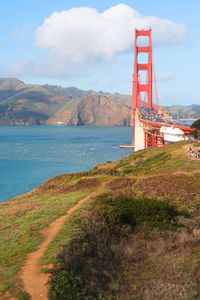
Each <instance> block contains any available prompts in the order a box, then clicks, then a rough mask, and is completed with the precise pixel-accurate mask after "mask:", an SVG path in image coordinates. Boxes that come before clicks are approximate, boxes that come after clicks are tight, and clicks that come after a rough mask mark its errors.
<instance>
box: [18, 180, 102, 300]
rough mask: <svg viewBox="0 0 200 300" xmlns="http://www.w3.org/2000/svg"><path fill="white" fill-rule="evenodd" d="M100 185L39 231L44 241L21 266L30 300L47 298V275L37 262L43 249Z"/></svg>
mask: <svg viewBox="0 0 200 300" xmlns="http://www.w3.org/2000/svg"><path fill="white" fill-rule="evenodd" d="M102 186H103V184H102V185H100V186H99V188H98V189H97V190H95V191H93V192H91V193H90V194H89V195H87V196H86V197H84V198H82V199H81V200H80V201H79V202H78V203H77V204H75V205H74V206H73V207H71V208H70V209H68V210H67V212H66V214H65V215H63V216H61V217H59V218H58V219H56V220H55V221H53V222H52V223H51V224H50V225H49V227H48V228H46V229H45V230H42V231H41V232H40V233H41V234H42V235H43V236H44V241H43V242H42V243H41V244H40V245H39V247H38V249H37V250H36V251H35V252H32V253H30V254H28V255H27V259H26V262H25V265H24V266H23V268H22V271H21V276H20V277H21V279H22V281H23V283H24V289H25V290H26V292H28V293H29V294H30V296H31V299H32V300H39V299H42V300H48V297H47V293H48V286H47V281H48V277H49V275H48V274H44V273H40V271H41V268H42V267H44V266H41V265H40V264H39V261H40V259H41V258H42V257H43V254H44V251H45V249H46V248H47V246H48V245H49V243H50V242H51V241H52V240H53V238H54V237H55V236H56V235H57V234H58V233H59V231H60V230H61V228H62V226H63V223H64V221H65V219H66V218H67V217H69V216H70V215H71V214H72V213H73V212H74V211H75V210H76V209H77V208H79V207H80V206H81V205H82V204H83V203H84V202H85V201H86V200H88V199H89V198H90V197H92V196H93V195H95V194H96V193H97V192H98V191H99V189H100V188H101V187H102Z"/></svg>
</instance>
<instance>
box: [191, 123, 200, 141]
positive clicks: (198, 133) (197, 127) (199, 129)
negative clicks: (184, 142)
mask: <svg viewBox="0 0 200 300" xmlns="http://www.w3.org/2000/svg"><path fill="white" fill-rule="evenodd" d="M191 128H193V129H194V131H192V135H193V136H194V138H195V139H199V138H200V119H198V120H196V121H194V123H193V124H192V125H191Z"/></svg>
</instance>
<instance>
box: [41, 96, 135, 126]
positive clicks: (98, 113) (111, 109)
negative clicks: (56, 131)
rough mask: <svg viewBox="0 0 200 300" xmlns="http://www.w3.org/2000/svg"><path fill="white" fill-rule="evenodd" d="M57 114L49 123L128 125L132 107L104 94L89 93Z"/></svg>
mask: <svg viewBox="0 0 200 300" xmlns="http://www.w3.org/2000/svg"><path fill="white" fill-rule="evenodd" d="M71 102H73V104H74V105H71V103H69V104H70V105H68V107H67V108H66V109H65V110H63V111H62V112H59V113H58V114H55V115H54V116H52V117H51V118H49V119H48V120H47V122H46V123H47V124H58V123H59V122H60V123H61V124H64V125H128V124H130V108H128V107H127V106H126V105H124V104H123V103H118V102H115V101H112V100H110V99H108V98H107V97H105V96H103V95H89V96H86V97H84V98H83V99H80V100H78V101H76V102H75V101H74V100H72V101H71Z"/></svg>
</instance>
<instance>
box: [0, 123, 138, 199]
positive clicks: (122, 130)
mask: <svg viewBox="0 0 200 300" xmlns="http://www.w3.org/2000/svg"><path fill="white" fill-rule="evenodd" d="M132 131H133V130H132V128H130V127H120V126H114V127H106V126H95V127H93V126H83V127H82V126H80V127H75V126H74V127H73V126H72V127H67V126H66V127H65V126H30V127H29V126H0V201H5V200H7V199H9V198H12V197H14V196H17V195H20V194H23V193H26V192H28V191H30V190H32V189H33V188H35V187H37V186H38V185H40V184H42V183H43V182H44V181H46V180H48V179H50V178H52V177H54V176H56V175H60V174H64V173H74V172H79V171H87V170H89V169H91V168H92V167H93V166H95V165H96V164H98V163H103V162H106V161H115V160H118V159H120V158H122V157H124V156H127V155H129V154H130V153H131V152H132V151H133V150H132V149H120V148H119V145H120V144H130V143H131V141H132Z"/></svg>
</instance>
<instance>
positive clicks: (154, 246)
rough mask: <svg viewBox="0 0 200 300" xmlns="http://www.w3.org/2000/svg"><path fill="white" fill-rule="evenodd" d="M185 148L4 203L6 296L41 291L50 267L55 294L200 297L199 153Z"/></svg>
mask: <svg viewBox="0 0 200 300" xmlns="http://www.w3.org/2000/svg"><path fill="white" fill-rule="evenodd" d="M185 148H187V144H186V143H185V142H181V143H177V144H173V145H170V146H166V147H164V148H157V149H150V150H148V151H147V150H143V151H139V152H137V153H133V154H131V155H130V156H128V157H125V158H123V159H121V160H120V161H117V162H113V163H112V162H107V163H104V164H102V165H97V166H96V167H94V168H93V169H92V170H90V171H89V172H82V173H76V174H66V175H61V176H57V177H55V178H53V179H51V180H49V181H47V182H45V183H44V184H42V185H41V186H39V187H38V188H36V189H35V190H33V191H32V192H30V193H27V194H25V195H22V196H19V197H15V198H14V199H11V200H9V201H6V202H4V203H0V216H1V217H0V229H1V247H0V266H1V270H0V282H1V285H0V292H1V294H0V297H1V296H2V299H5V300H6V299H11V296H12V297H15V298H17V299H29V297H28V292H29V293H31V294H32V293H36V294H37V293H39V294H40V295H41V294H42V295H45V293H46V292H47V287H46V285H45V282H46V281H47V279H48V274H50V282H49V286H50V290H49V299H181V300H182V299H196V298H197V297H199V296H200V286H199V282H200V276H199V274H200V263H199V255H200V210H199V200H200V161H199V160H191V159H189V158H188V156H187V155H186V153H185ZM75 205H77V206H75ZM75 209H76V211H75ZM49 224H51V225H50V227H48V226H49ZM38 245H40V246H39V248H37V247H38ZM37 249H38V250H37ZM31 252H32V254H31V255H28V253H31ZM27 255H28V256H27ZM29 261H31V262H30V263H29ZM35 264H36V265H35ZM22 267H23V268H22ZM32 268H34V270H32ZM36 271H37V272H38V273H37V272H36ZM35 272H36V273H35ZM40 272H41V274H40ZM36 283H37V284H36ZM36 286H37V289H36V288H35V287H36ZM40 289H41V290H40ZM43 293H44V294H43ZM3 295H4V296H3ZM43 299H47V298H45V296H44V297H43Z"/></svg>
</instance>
